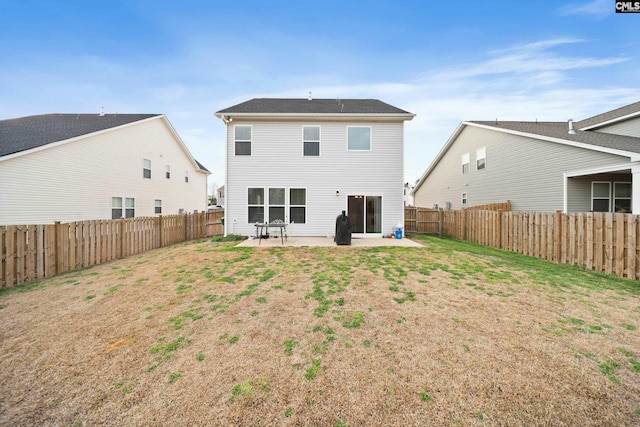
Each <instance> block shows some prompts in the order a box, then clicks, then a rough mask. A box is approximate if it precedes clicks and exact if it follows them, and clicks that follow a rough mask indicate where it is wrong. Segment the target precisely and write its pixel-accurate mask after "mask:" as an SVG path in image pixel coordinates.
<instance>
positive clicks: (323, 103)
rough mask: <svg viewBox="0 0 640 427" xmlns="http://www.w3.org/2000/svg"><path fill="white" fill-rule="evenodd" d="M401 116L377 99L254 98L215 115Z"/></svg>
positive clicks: (402, 113) (403, 113) (403, 111)
mask: <svg viewBox="0 0 640 427" xmlns="http://www.w3.org/2000/svg"><path fill="white" fill-rule="evenodd" d="M234 113H235V114H251V113H254V114H401V115H412V116H413V114H412V113H409V112H408V111H405V110H402V109H400V108H397V107H394V106H393V105H389V104H387V103H384V102H382V101H379V100H377V99H311V100H310V99H306V98H300V99H298V98H296V99H292V98H254V99H251V100H249V101H246V102H242V103H240V104H237V105H234V106H233V107H229V108H225V109H224V110H220V111H218V112H217V113H216V114H234Z"/></svg>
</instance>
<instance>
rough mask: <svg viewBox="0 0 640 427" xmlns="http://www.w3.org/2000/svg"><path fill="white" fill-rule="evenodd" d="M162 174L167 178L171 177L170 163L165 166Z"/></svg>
mask: <svg viewBox="0 0 640 427" xmlns="http://www.w3.org/2000/svg"><path fill="white" fill-rule="evenodd" d="M164 176H166V177H167V179H170V178H171V165H167V168H166V170H165V173H164Z"/></svg>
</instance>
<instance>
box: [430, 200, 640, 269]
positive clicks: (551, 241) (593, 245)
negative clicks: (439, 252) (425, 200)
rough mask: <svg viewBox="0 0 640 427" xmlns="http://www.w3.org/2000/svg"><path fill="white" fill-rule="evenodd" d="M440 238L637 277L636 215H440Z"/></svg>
mask: <svg viewBox="0 0 640 427" xmlns="http://www.w3.org/2000/svg"><path fill="white" fill-rule="evenodd" d="M442 215H443V217H442V218H443V221H442V234H443V235H445V236H449V237H453V238H456V239H460V240H467V241H471V242H475V243H479V244H482V245H486V246H491V247H495V248H500V249H505V250H508V251H512V252H518V253H521V254H524V255H530V256H534V257H538V258H542V259H545V260H549V261H554V262H557V263H562V264H572V265H580V266H584V267H585V268H587V269H589V270H595V271H602V272H605V273H613V274H616V275H618V276H620V277H627V278H632V279H638V278H640V262H638V257H639V256H640V245H639V244H638V242H639V240H640V234H639V232H640V217H638V216H637V215H631V214H622V213H603V212H580V213H569V214H563V213H561V212H559V211H558V212H555V213H548V212H500V211H482V210H463V211H443V213H442Z"/></svg>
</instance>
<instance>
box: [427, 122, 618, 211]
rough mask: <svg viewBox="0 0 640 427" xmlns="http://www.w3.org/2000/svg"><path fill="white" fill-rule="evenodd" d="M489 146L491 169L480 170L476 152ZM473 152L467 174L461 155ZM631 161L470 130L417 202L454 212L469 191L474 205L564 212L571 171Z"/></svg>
mask: <svg viewBox="0 0 640 427" xmlns="http://www.w3.org/2000/svg"><path fill="white" fill-rule="evenodd" d="M483 146H486V169H483V170H480V171H477V170H476V169H475V160H476V159H475V155H476V154H475V153H476V149H477V148H480V147H483ZM467 152H470V153H471V157H472V158H471V165H472V166H471V171H470V173H468V174H464V175H463V174H461V171H460V156H461V155H462V154H463V153H467ZM628 161H629V158H627V157H621V156H616V155H612V154H606V153H599V152H596V151H591V150H585V149H581V148H576V147H571V146H568V145H562V144H557V143H553V142H548V141H542V140H537V139H532V138H527V137H522V136H516V135H510V134H506V133H502V132H496V131H492V130H488V129H481V128H476V127H473V126H466V127H465V128H464V129H463V130H462V132H461V133H460V135H458V137H457V139H456V140H455V142H454V143H453V144H452V145H451V147H450V148H449V150H448V151H447V152H446V153H445V154H444V156H443V157H442V158H441V159H440V161H439V162H438V164H437V165H436V167H435V168H434V169H433V170H432V171H431V174H430V175H429V176H428V178H427V179H426V180H425V182H423V184H422V186H421V187H420V188H419V189H418V191H417V192H416V195H415V203H416V206H421V207H432V206H433V205H434V204H438V205H439V207H445V206H446V202H450V203H451V208H452V209H460V208H461V207H462V206H461V203H460V195H461V194H462V193H463V192H466V193H467V196H468V202H467V205H468V206H474V205H482V204H486V203H496V202H504V201H506V200H510V201H511V207H512V209H513V210H533V211H555V210H561V209H563V182H564V181H563V179H564V178H563V174H564V173H565V172H569V171H577V170H585V169H589V168H593V167H600V166H605V165H619V164H621V163H624V162H628ZM576 184H577V183H576ZM574 190H577V187H574Z"/></svg>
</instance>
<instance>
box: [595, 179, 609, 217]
mask: <svg viewBox="0 0 640 427" xmlns="http://www.w3.org/2000/svg"><path fill="white" fill-rule="evenodd" d="M610 205H611V183H610V182H592V183H591V210H592V211H594V212H609V211H610Z"/></svg>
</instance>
